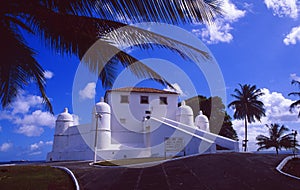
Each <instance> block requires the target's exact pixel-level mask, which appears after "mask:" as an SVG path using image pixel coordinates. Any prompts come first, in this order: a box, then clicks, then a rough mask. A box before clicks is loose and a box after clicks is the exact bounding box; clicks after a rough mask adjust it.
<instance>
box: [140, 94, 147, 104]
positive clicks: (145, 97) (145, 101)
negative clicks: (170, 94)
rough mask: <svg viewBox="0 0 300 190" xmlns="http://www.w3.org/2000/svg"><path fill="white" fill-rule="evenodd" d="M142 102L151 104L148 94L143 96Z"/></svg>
mask: <svg viewBox="0 0 300 190" xmlns="http://www.w3.org/2000/svg"><path fill="white" fill-rule="evenodd" d="M140 102H141V104H149V97H148V96H141V101H140Z"/></svg>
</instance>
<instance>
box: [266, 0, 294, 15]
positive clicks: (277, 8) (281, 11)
mask: <svg viewBox="0 0 300 190" xmlns="http://www.w3.org/2000/svg"><path fill="white" fill-rule="evenodd" d="M264 2H265V4H266V6H267V8H268V9H272V10H273V14H274V15H275V16H279V17H284V16H287V17H290V18H294V19H295V18H297V17H298V7H297V0H265V1H264Z"/></svg>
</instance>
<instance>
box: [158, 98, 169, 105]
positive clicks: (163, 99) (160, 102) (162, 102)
mask: <svg viewBox="0 0 300 190" xmlns="http://www.w3.org/2000/svg"><path fill="white" fill-rule="evenodd" d="M159 104H163V105H168V99H167V97H159Z"/></svg>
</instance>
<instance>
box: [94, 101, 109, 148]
mask: <svg viewBox="0 0 300 190" xmlns="http://www.w3.org/2000/svg"><path fill="white" fill-rule="evenodd" d="M93 118H94V119H95V122H93V123H94V124H95V125H98V126H97V131H95V132H96V133H97V147H98V148H100V149H106V148H108V147H109V146H110V144H111V126H110V120H111V119H110V118H111V109H110V105H108V104H107V103H105V102H104V99H103V98H101V100H100V102H98V103H97V104H96V105H95V108H94V114H93ZM95 125H94V126H92V130H96V126H95Z"/></svg>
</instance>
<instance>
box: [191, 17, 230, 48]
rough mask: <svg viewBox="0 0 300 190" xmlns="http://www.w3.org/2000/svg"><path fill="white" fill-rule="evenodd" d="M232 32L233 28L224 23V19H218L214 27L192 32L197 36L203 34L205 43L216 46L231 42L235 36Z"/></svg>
mask: <svg viewBox="0 0 300 190" xmlns="http://www.w3.org/2000/svg"><path fill="white" fill-rule="evenodd" d="M196 30H197V29H196ZM230 30H232V27H231V26H230V24H229V23H226V22H224V20H223V19H217V20H216V21H215V23H214V24H213V25H211V26H207V27H206V28H203V29H201V32H200V30H199V29H198V31H195V30H193V31H192V32H193V33H194V34H196V35H197V34H198V35H199V34H201V37H202V39H203V40H204V41H206V42H207V43H209V44H214V43H218V42H227V43H229V42H231V40H232V39H233V36H232V34H231V33H230Z"/></svg>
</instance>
